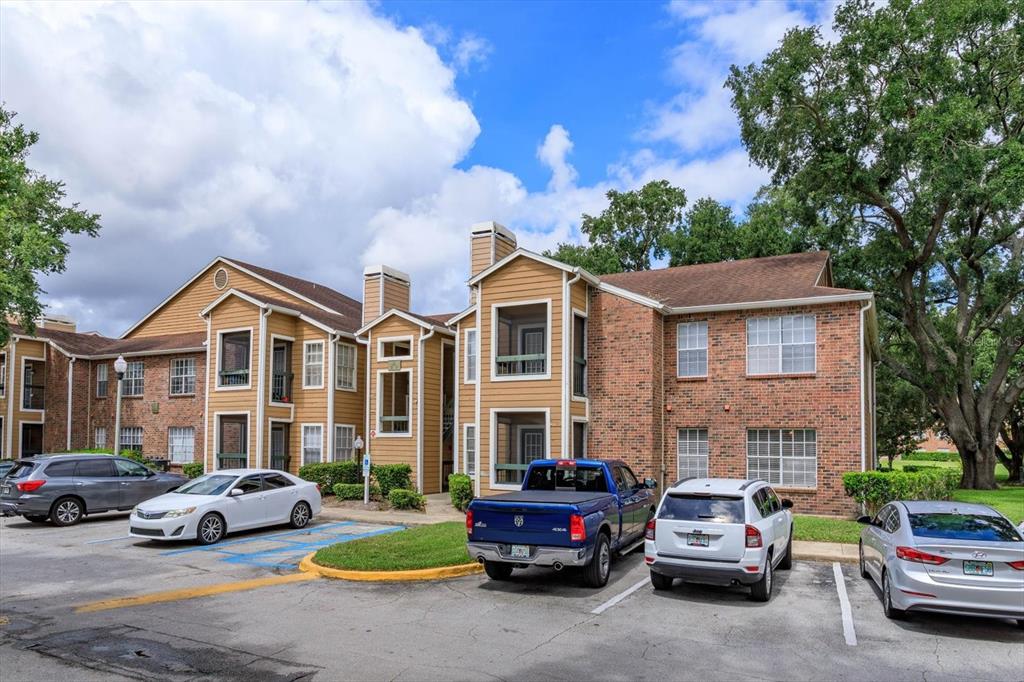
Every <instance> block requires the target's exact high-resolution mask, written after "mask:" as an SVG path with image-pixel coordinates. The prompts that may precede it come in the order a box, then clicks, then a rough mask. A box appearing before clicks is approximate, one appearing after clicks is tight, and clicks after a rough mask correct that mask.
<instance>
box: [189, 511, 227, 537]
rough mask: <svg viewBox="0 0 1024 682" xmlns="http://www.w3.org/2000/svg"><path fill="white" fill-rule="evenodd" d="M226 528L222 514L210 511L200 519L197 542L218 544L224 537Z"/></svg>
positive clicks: (197, 527)
mask: <svg viewBox="0 0 1024 682" xmlns="http://www.w3.org/2000/svg"><path fill="white" fill-rule="evenodd" d="M226 530H227V529H226V528H225V526H224V519H223V518H222V517H221V515H220V514H214V513H213V512H210V513H209V514H206V515H205V516H203V518H201V519H199V525H198V526H196V542H198V543H199V544H200V545H213V544H216V543H218V542H220V541H221V539H222V538H223V537H224V532H225V531H226Z"/></svg>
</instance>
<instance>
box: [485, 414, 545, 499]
mask: <svg viewBox="0 0 1024 682" xmlns="http://www.w3.org/2000/svg"><path fill="white" fill-rule="evenodd" d="M516 413H521V414H543V415H544V445H545V448H544V456H545V457H551V408H549V407H492V408H491V409H490V420H491V422H490V431H489V432H488V434H487V440H488V443H487V445H488V452H489V453H490V462H488V468H489V469H490V472H489V475H490V481H491V484H490V488H491V489H492V490H521V489H522V487H523V486H522V484H511V483H495V481H496V480H497V476H496V475H495V474H496V472H497V469H495V468H494V465H495V464H497V461H496V458H497V456H498V441H497V440H496V439H495V434H496V433H497V426H498V415H499V414H516ZM477 447H480V446H479V444H478V445H477Z"/></svg>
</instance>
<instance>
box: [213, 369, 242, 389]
mask: <svg viewBox="0 0 1024 682" xmlns="http://www.w3.org/2000/svg"><path fill="white" fill-rule="evenodd" d="M218 376H220V382H219V384H218V385H219V386H248V385H249V370H247V369H232V370H222V371H221V373H220V374H219V375H218Z"/></svg>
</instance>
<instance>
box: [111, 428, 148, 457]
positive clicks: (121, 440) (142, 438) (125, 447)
mask: <svg viewBox="0 0 1024 682" xmlns="http://www.w3.org/2000/svg"><path fill="white" fill-rule="evenodd" d="M125 431H138V432H139V446H138V448H134V447H131V446H129V445H125V443H124V433H125ZM145 437H146V434H145V431H144V430H143V428H142V427H141V426H122V427H121V433H119V434H117V444H118V447H119V448H120V449H121V450H135V451H136V452H142V445H143V443H144V442H145Z"/></svg>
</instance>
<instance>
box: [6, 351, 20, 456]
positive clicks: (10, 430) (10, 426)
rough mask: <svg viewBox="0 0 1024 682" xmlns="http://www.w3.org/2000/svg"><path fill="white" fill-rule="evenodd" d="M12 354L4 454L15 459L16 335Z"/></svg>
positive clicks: (8, 383) (8, 372) (9, 369)
mask: <svg viewBox="0 0 1024 682" xmlns="http://www.w3.org/2000/svg"><path fill="white" fill-rule="evenodd" d="M8 348H10V349H11V350H10V354H9V357H8V358H7V388H6V397H7V422H6V423H5V424H4V430H5V431H6V433H4V438H6V439H7V444H6V445H5V446H4V456H5V457H9V458H11V459H15V456H14V453H13V452H11V448H13V447H14V401H15V398H16V396H17V392H16V391H15V390H14V364H15V363H14V361H15V359H16V357H17V355H18V337H16V336H15V337H14V338H13V339H12V340H11V345H10V346H8Z"/></svg>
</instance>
